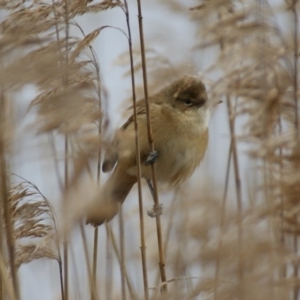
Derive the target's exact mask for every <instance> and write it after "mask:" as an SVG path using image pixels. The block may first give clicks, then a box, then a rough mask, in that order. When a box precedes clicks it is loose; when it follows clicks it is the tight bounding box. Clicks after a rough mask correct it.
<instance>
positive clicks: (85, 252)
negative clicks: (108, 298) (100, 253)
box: [80, 223, 99, 300]
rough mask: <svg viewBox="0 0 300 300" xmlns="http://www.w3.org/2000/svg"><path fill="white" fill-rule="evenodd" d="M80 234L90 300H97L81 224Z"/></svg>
mask: <svg viewBox="0 0 300 300" xmlns="http://www.w3.org/2000/svg"><path fill="white" fill-rule="evenodd" d="M80 232H81V238H82V243H83V250H84V257H85V263H86V267H87V272H88V277H89V284H90V292H91V299H92V300H98V299H99V298H98V295H97V291H96V286H95V284H94V280H93V274H92V269H91V265H90V259H89V252H88V247H87V241H86V236H85V232H84V228H83V224H82V223H81V224H80Z"/></svg>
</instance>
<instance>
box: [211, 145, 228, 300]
mask: <svg viewBox="0 0 300 300" xmlns="http://www.w3.org/2000/svg"><path fill="white" fill-rule="evenodd" d="M231 157H232V142H231V143H230V147H229V153H228V159H227V167H226V177H225V188H224V194H223V201H222V218H221V224H220V236H219V240H218V248H217V258H216V270H215V282H214V291H213V299H214V300H217V298H218V284H219V278H220V268H221V256H222V245H223V240H222V238H223V234H224V225H225V216H226V200H227V192H228V187H229V177H230V165H231Z"/></svg>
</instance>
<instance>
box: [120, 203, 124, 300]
mask: <svg viewBox="0 0 300 300" xmlns="http://www.w3.org/2000/svg"><path fill="white" fill-rule="evenodd" d="M119 233H120V260H121V265H120V271H121V292H122V300H126V290H125V249H124V219H123V209H122V205H120V209H119Z"/></svg>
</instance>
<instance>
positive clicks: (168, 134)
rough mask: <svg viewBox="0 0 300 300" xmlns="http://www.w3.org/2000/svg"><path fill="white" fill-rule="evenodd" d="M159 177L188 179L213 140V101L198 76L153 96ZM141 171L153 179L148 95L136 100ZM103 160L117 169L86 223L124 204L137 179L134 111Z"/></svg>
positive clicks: (163, 179)
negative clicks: (149, 161) (210, 134)
mask: <svg viewBox="0 0 300 300" xmlns="http://www.w3.org/2000/svg"><path fill="white" fill-rule="evenodd" d="M149 100H150V109H151V122H152V123H151V124H152V131H153V139H154V145H155V150H156V151H157V159H156V173H157V180H158V182H163V183H168V184H170V185H171V186H175V185H177V184H178V183H181V182H183V181H185V180H186V179H188V178H189V177H190V176H191V175H192V174H193V172H194V170H195V168H196V167H197V166H198V165H199V164H200V162H201V160H202V159H203V156H204V154H205V150H206V148H207V144H208V121H209V117H210V113H209V105H208V99H207V94H206V90H205V86H204V84H203V83H202V81H201V80H200V79H199V78H198V77H195V76H189V75H187V76H184V77H183V78H181V79H178V80H176V81H174V82H173V83H171V84H170V85H168V86H166V87H165V88H163V89H162V90H160V91H159V92H158V93H156V94H154V95H153V96H151V97H149ZM137 114H138V115H137V121H138V126H139V142H140V156H141V171H142V177H143V178H145V179H147V180H150V179H151V167H150V166H146V165H145V161H146V160H147V158H148V156H149V154H150V148H149V144H148V135H147V118H146V108H145V101H144V99H142V100H139V101H138V102H137ZM112 145H113V150H112V151H107V152H106V154H105V158H104V162H103V165H102V170H103V172H109V171H111V170H112V169H113V168H114V166H115V165H116V164H117V165H116V167H115V169H114V170H113V173H112V175H111V176H110V177H109V179H108V180H107V181H106V182H105V184H104V185H103V187H102V188H101V189H100V194H99V197H97V199H95V201H94V203H92V205H91V207H90V209H89V210H88V214H87V223H91V224H93V225H101V224H102V223H104V222H105V221H110V220H111V219H112V218H113V217H114V216H115V215H116V214H117V213H118V210H119V205H120V204H122V203H123V202H124V200H125V199H126V197H127V195H128V193H129V192H130V190H131V188H132V186H133V185H134V184H135V183H136V182H137V176H136V174H137V168H136V149H135V129H134V117H133V116H131V117H130V118H129V119H128V121H127V122H126V123H125V124H124V125H123V126H122V127H121V128H120V129H119V130H118V132H117V133H116V136H115V138H114V140H113V142H112Z"/></svg>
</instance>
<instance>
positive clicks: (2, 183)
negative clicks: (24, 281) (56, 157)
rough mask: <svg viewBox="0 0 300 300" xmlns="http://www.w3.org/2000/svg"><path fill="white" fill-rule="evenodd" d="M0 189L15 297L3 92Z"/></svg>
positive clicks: (18, 295)
mask: <svg viewBox="0 0 300 300" xmlns="http://www.w3.org/2000/svg"><path fill="white" fill-rule="evenodd" d="M0 108H1V109H0V187H1V188H0V191H1V195H0V197H1V205H2V207H3V214H4V222H5V231H6V240H7V252H8V255H9V266H10V273H11V278H12V283H13V288H14V292H15V294H16V298H17V299H19V298H20V294H19V284H18V278H17V270H16V267H15V241H14V234H13V224H12V219H11V213H10V211H11V209H10V204H9V201H8V197H7V195H8V188H7V178H6V174H7V172H6V160H5V148H4V126H5V112H6V108H5V99H4V95H3V93H1V95H0Z"/></svg>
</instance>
